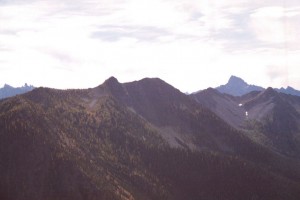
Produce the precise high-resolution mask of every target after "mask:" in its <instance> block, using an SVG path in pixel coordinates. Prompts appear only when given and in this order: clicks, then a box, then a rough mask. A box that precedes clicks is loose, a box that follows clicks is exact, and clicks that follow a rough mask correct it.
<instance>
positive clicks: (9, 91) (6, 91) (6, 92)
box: [0, 84, 34, 99]
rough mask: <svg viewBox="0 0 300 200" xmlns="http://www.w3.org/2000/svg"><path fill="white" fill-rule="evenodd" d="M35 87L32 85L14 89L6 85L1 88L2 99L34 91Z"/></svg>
mask: <svg viewBox="0 0 300 200" xmlns="http://www.w3.org/2000/svg"><path fill="white" fill-rule="evenodd" d="M33 89H34V87H33V86H31V85H27V84H25V85H24V86H22V87H17V88H14V87H12V86H10V85H7V84H5V85H4V87H3V88H0V99H4V98H7V97H12V96H15V95H18V94H23V93H26V92H29V91H31V90H33Z"/></svg>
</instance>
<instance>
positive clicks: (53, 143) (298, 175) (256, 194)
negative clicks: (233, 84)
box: [0, 77, 300, 200]
mask: <svg viewBox="0 0 300 200" xmlns="http://www.w3.org/2000/svg"><path fill="white" fill-rule="evenodd" d="M299 98H300V97H297V96H293V95H286V94H282V93H279V92H277V91H275V90H274V89H272V88H268V89H266V90H263V91H253V92H250V93H248V94H245V95H242V96H232V95H228V94H223V93H221V92H219V91H217V90H216V89H212V88H209V89H207V90H204V91H200V92H197V93H194V94H191V95H186V94H183V93H181V92H180V91H179V90H178V89H176V88H174V87H173V86H171V85H169V84H168V83H166V82H164V81H163V80H161V79H158V78H145V79H142V80H139V81H134V82H129V83H120V82H119V81H118V80H117V79H116V78H114V77H111V78H109V79H108V80H106V81H105V82H104V83H103V84H101V85H99V86H98V87H95V88H90V89H80V90H79V89H78V90H57V89H49V88H36V89H34V90H32V91H30V92H27V93H25V94H22V95H17V96H14V97H11V98H6V99H2V100H0V199H3V200H11V199H12V200H14V199H16V200H27V199H30V200H38V199H45V200H52V199H58V200H69V199H72V200H73V199H75V200H77V199H78V200H81V199H82V200H83V199H85V200H94V199H116V200H125V199H127V200H128V199H145V200H147V199H149V200H150V199H175V200H177V199H178V200H181V199H191V200H193V199H212V200H214V199H216V200H217V199H231V200H235V199H236V200H238V199H245V200H248V199H249V200H251V199H261V200H268V199H270V200H271V199H272V200H276V199H278V200H285V199H287V200H298V199H300V159H299V158H300V157H299V155H300V154H298V153H299V145H298V144H299V127H300V126H299V124H300V123H299V119H300V117H299V110H300V109H299V108H300V99H299Z"/></svg>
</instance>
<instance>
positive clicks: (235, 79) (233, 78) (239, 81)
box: [227, 76, 247, 85]
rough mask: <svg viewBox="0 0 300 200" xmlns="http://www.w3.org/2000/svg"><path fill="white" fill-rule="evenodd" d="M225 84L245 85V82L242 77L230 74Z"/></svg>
mask: <svg viewBox="0 0 300 200" xmlns="http://www.w3.org/2000/svg"><path fill="white" fill-rule="evenodd" d="M227 84H228V85H247V83H246V82H245V81H244V80H243V79H241V78H239V77H237V76H231V77H230V78H229V81H228V83H227Z"/></svg>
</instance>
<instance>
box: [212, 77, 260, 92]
mask: <svg viewBox="0 0 300 200" xmlns="http://www.w3.org/2000/svg"><path fill="white" fill-rule="evenodd" d="M216 89H217V90H218V91H219V92H221V93H226V94H230V95H233V96H242V95H244V94H247V93H249V92H252V91H262V90H264V88H262V87H259V86H255V85H249V84H247V83H246V82H245V81H244V80H243V79H241V78H239V77H236V76H231V77H230V79H229V81H228V83H227V84H226V85H221V86H219V87H217V88H216Z"/></svg>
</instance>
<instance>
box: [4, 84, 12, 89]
mask: <svg viewBox="0 0 300 200" xmlns="http://www.w3.org/2000/svg"><path fill="white" fill-rule="evenodd" d="M3 88H13V87H12V86H10V85H8V84H6V83H5V84H4V86H3Z"/></svg>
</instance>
